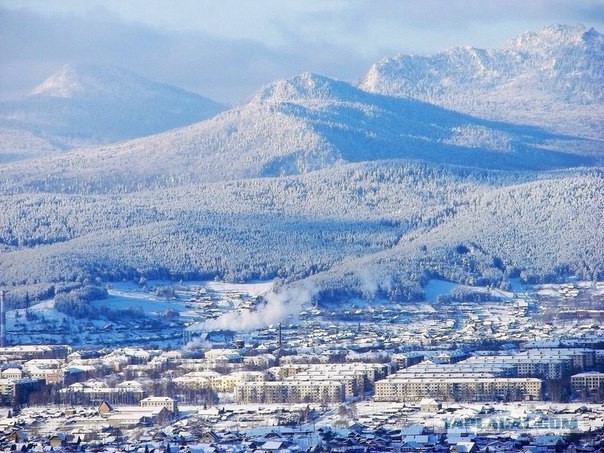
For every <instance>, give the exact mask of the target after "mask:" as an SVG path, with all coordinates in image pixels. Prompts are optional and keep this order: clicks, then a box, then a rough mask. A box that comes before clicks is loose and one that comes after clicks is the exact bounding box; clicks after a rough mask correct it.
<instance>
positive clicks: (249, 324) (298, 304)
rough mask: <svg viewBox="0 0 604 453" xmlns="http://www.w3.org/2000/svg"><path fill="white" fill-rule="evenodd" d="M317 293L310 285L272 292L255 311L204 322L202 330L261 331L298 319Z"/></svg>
mask: <svg viewBox="0 0 604 453" xmlns="http://www.w3.org/2000/svg"><path fill="white" fill-rule="evenodd" d="M316 293H317V289H316V288H315V287H314V286H312V285H310V284H300V285H296V286H290V287H288V288H286V289H284V290H283V291H281V292H279V293H276V292H270V293H268V294H267V295H266V296H265V299H266V303H265V304H263V305H260V306H259V307H257V308H256V309H255V310H243V311H241V312H229V313H225V314H223V315H221V316H220V317H218V318H216V319H209V320H207V321H206V322H204V323H203V324H202V325H201V330H219V329H223V330H233V331H244V330H253V329H260V328H262V327H266V326H268V325H270V324H275V323H278V322H281V321H284V320H285V319H287V318H288V317H290V316H294V317H297V316H298V314H299V313H300V311H301V310H302V307H303V306H304V305H307V304H309V303H310V302H311V301H312V299H313V297H314V296H315V294H316Z"/></svg>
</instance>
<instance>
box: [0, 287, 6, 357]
mask: <svg viewBox="0 0 604 453" xmlns="http://www.w3.org/2000/svg"><path fill="white" fill-rule="evenodd" d="M5 346H6V307H5V306H4V291H0V347H2V348H3V347H5Z"/></svg>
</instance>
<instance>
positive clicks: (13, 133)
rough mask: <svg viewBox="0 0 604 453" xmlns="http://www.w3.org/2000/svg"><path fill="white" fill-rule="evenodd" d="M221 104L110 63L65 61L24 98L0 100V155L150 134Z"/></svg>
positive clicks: (204, 114)
mask: <svg viewBox="0 0 604 453" xmlns="http://www.w3.org/2000/svg"><path fill="white" fill-rule="evenodd" d="M223 109H224V107H223V106H222V105H220V104H218V103H216V102H214V101H211V100H209V99H206V98H204V97H202V96H199V95H197V94H194V93H190V92H187V91H185V90H181V89H179V88H175V87H172V86H169V85H165V84H160V83H157V82H152V81H150V80H147V79H145V78H143V77H141V76H139V75H137V74H134V73H131V72H128V71H125V70H122V69H119V68H116V67H113V66H100V65H67V66H64V67H63V68H61V69H60V70H59V71H58V72H57V73H55V74H53V75H52V76H50V77H49V78H48V79H46V80H45V81H44V82H42V83H41V84H40V85H38V86H37V87H36V88H34V89H33V91H32V92H31V93H30V95H29V96H27V97H25V98H24V99H21V100H16V101H8V102H2V103H0V144H1V146H0V151H1V153H0V159H2V160H4V161H7V160H14V159H17V158H19V157H28V156H31V155H35V154H43V153H46V152H48V151H52V150H65V149H69V148H73V147H77V146H84V145H93V144H98V143H109V142H115V141H119V140H125V139H131V138H135V137H141V136H145V135H150V134H154V133H157V132H161V131H165V130H168V129H173V128H175V127H179V126H184V125H187V124H191V123H195V122H197V121H200V120H203V119H206V118H209V117H211V116H213V115H215V114H216V113H218V112H219V111H221V110H223Z"/></svg>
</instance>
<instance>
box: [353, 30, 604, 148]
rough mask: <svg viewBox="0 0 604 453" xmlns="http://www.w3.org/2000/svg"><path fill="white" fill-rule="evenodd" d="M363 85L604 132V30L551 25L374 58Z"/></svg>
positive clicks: (498, 116)
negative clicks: (495, 42) (503, 39)
mask: <svg viewBox="0 0 604 453" xmlns="http://www.w3.org/2000/svg"><path fill="white" fill-rule="evenodd" d="M360 87H361V88H363V89H365V90H367V91H370V92H375V93H382V94H388V95H394V96H402V97H410V98H415V99H420V100H423V101H426V102H430V103H434V104H437V105H441V106H444V107H447V108H451V109H454V110H458V111H462V112H466V113H470V114H473V115H477V116H480V117H484V118H490V119H494V120H502V121H507V122H514V123H525V124H534V125H539V126H543V127H547V128H549V129H550V130H556V131H559V132H564V133H567V134H572V135H583V136H585V137H593V138H598V139H603V138H604V121H602V119H603V118H604V36H603V35H602V34H600V33H599V32H597V31H596V30H594V29H593V28H592V29H589V30H587V29H586V28H585V27H584V26H582V25H577V26H566V25H551V26H548V27H545V28H544V29H542V30H541V31H539V32H527V33H523V34H521V35H520V36H518V37H516V38H514V39H511V40H510V41H508V42H507V43H505V44H504V45H503V46H502V47H501V48H499V49H476V48H471V47H455V48H452V49H449V50H447V51H444V52H442V53H439V54H436V55H431V56H416V55H404V54H401V55H398V56H396V57H393V58H385V59H384V60H382V61H380V62H378V63H376V64H374V65H373V66H372V67H371V68H370V69H369V72H368V73H367V74H366V75H365V77H364V78H363V80H362V81H361V83H360Z"/></svg>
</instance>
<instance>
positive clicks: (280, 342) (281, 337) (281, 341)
mask: <svg viewBox="0 0 604 453" xmlns="http://www.w3.org/2000/svg"><path fill="white" fill-rule="evenodd" d="M281 346H283V332H282V331H281V323H279V347H281Z"/></svg>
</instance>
